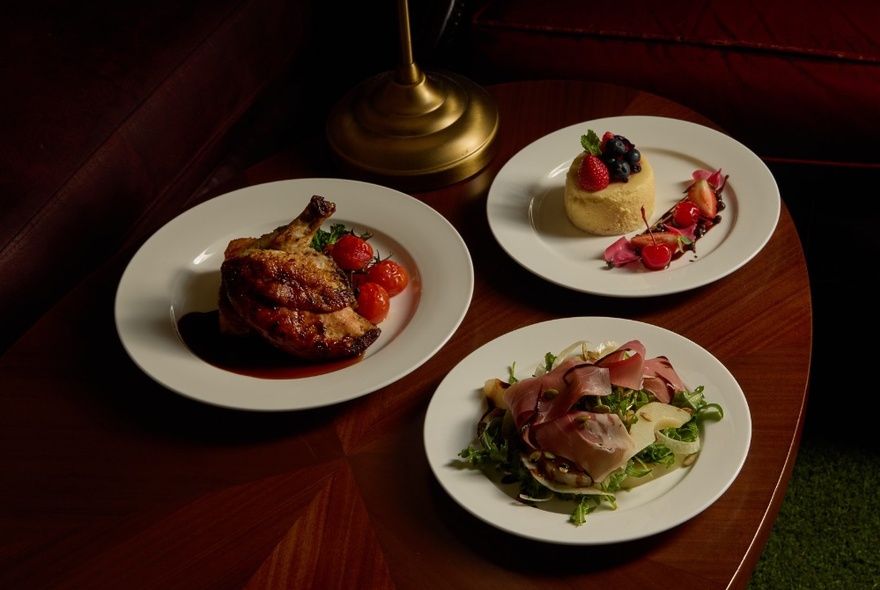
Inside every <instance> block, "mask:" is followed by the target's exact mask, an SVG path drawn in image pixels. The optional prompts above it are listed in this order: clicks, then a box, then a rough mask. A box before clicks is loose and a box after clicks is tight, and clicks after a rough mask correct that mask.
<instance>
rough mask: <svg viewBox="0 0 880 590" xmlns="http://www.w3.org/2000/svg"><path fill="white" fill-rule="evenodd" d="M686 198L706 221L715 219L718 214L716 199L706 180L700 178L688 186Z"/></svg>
mask: <svg viewBox="0 0 880 590" xmlns="http://www.w3.org/2000/svg"><path fill="white" fill-rule="evenodd" d="M687 198H688V200H689V201H691V202H692V203H693V204H694V205H696V206H697V207H698V208H699V209H700V215H702V216H703V217H705V218H706V219H715V216H716V215H717V214H718V197H717V196H715V191H714V190H712V185H711V184H709V181H708V180H706V179H705V178H702V179H700V180H697V181H696V182H694V183H693V184H692V185H690V186H689V187H688V190H687Z"/></svg>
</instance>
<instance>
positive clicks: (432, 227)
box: [115, 178, 474, 411]
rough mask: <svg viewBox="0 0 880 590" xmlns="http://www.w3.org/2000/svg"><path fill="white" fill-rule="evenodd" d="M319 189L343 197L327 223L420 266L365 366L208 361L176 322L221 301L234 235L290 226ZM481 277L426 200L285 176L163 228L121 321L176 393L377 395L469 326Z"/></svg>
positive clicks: (136, 349)
mask: <svg viewBox="0 0 880 590" xmlns="http://www.w3.org/2000/svg"><path fill="white" fill-rule="evenodd" d="M316 194H317V195H321V196H323V197H325V198H326V199H327V200H329V201H332V202H334V203H336V213H335V214H334V215H333V216H332V217H331V218H330V219H329V220H328V221H327V222H326V224H325V229H329V225H330V224H332V223H343V224H345V225H346V226H348V227H351V228H353V229H356V230H357V231H358V232H359V233H361V232H364V231H369V232H370V233H372V234H373V237H372V238H371V240H370V243H371V244H372V245H373V246H374V248H375V249H377V250H378V252H379V253H380V254H381V255H383V256H387V255H392V256H393V259H394V260H396V261H397V262H399V263H400V264H402V265H403V266H404V267H406V269H407V270H408V271H409V274H410V284H409V285H408V287H407V288H406V290H404V291H403V292H402V293H400V294H399V295H397V296H395V297H394V298H393V299H392V300H391V311H390V313H389V315H388V317H387V319H386V320H385V321H384V322H382V323H381V324H380V326H379V327H380V328H381V329H382V334H381V335H380V336H379V339H378V340H377V341H376V342H375V343H374V344H373V345H372V346H371V347H370V348H368V349H367V352H366V354H365V356H364V358H363V359H362V360H361V361H359V362H357V363H355V364H352V365H349V366H346V367H344V368H341V369H339V370H337V371H334V372H331V373H327V374H322V375H316V376H311V377H303V378H297V379H260V378H254V377H249V376H245V375H241V374H236V373H232V372H229V371H226V370H223V369H220V368H217V367H215V366H212V365H210V364H208V363H206V362H203V361H202V360H201V359H200V358H198V357H197V356H196V355H194V354H193V353H192V352H190V350H189V349H188V348H187V347H186V345H185V344H184V342H183V341H182V339H181V337H180V334H179V332H178V330H177V322H178V320H179V318H181V317H182V316H183V315H184V314H186V313H188V312H191V311H211V310H214V309H217V290H218V288H219V285H220V264H221V262H222V261H223V251H224V249H225V248H226V245H227V244H228V242H229V241H230V240H231V239H233V238H237V237H250V236H259V235H261V234H263V233H265V232H266V231H270V230H272V229H274V228H276V227H278V226H280V225H283V224H286V223H289V222H290V220H291V219H294V218H295V217H297V216H298V215H299V214H300V213H301V212H302V210H303V209H304V208H305V206H306V204H307V203H308V201H309V199H310V198H311V197H312V195H316ZM473 285H474V273H473V264H472V261H471V258H470V254H469V252H468V249H467V246H466V245H465V244H464V242H463V241H462V239H461V236H459V234H458V232H456V230H455V229H454V228H453V227H452V225H450V224H449V222H448V221H447V220H446V219H445V218H444V217H443V216H441V215H440V214H438V213H437V212H436V211H435V210H434V209H432V208H430V207H429V206H427V205H425V204H424V203H422V202H420V201H418V200H416V199H414V198H413V197H411V196H409V195H406V194H403V193H401V192H397V191H394V190H391V189H388V188H385V187H381V186H377V185H374V184H368V183H364V182H356V181H349V180H338V179H320V178H319V179H299V180H286V181H280V182H272V183H267V184H262V185H258V186H253V187H249V188H245V189H241V190H238V191H235V192H231V193H228V194H226V195H222V196H220V197H217V198H215V199H212V200H210V201H207V202H205V203H203V204H201V205H199V206H197V207H194V208H193V209H190V210H189V211H186V212H185V213H183V214H182V215H180V216H179V217H177V218H175V219H174V220H172V221H171V222H169V223H168V224H167V225H165V226H164V227H163V228H162V229H160V230H159V231H158V232H156V233H155V234H154V235H153V236H152V237H151V238H150V239H149V240H148V241H147V242H146V243H145V244H144V245H143V246H142V247H141V248H140V250H139V251H138V252H137V253H136V254H135V256H134V257H133V258H132V260H131V262H130V263H129V265H128V268H127V269H126V270H125V273H124V274H123V275H122V279H121V281H120V284H119V288H118V291H117V295H116V305H115V314H116V327H117V331H118V333H119V337H120V338H121V340H122V344H123V346H124V347H125V350H126V351H127V352H128V354H129V355H130V356H131V358H132V359H133V360H134V362H135V363H137V365H138V366H139V367H140V368H141V369H142V370H143V371H144V372H145V373H147V374H148V375H149V376H151V377H152V378H153V379H155V380H156V381H158V382H159V383H161V384H162V385H164V386H165V387H167V388H169V389H171V390H172V391H175V392H177V393H180V394H182V395H185V396H187V397H190V398H193V399H196V400H199V401H202V402H206V403H209V404H214V405H218V406H224V407H229V408H237V409H246V410H266V411H283V410H298V409H305V408H313V407H319V406H326V405H330V404H335V403H338V402H342V401H346V400H350V399H353V398H355V397H358V396H361V395H365V394H367V393H371V392H373V391H375V390H377V389H379V388H381V387H384V386H385V385H388V384H390V383H392V382H394V381H396V380H398V379H400V378H401V377H403V376H404V375H407V374H408V373H410V372H412V371H413V370H415V369H416V368H418V367H419V366H420V365H422V364H423V363H424V362H425V361H426V360H428V359H429V358H430V357H431V356H432V355H433V354H434V353H435V352H436V351H437V350H439V349H440V347H442V346H443V345H444V344H445V343H446V342H447V340H448V339H449V338H450V337H451V336H452V334H453V333H454V332H455V330H456V329H457V328H458V326H459V325H460V323H461V321H462V319H463V318H464V315H465V313H466V312H467V309H468V307H469V305H470V301H471V296H472V294H473Z"/></svg>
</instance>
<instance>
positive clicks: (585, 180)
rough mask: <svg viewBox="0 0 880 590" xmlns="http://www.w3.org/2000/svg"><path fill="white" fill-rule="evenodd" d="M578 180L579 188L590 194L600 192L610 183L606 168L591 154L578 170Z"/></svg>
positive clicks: (585, 158)
mask: <svg viewBox="0 0 880 590" xmlns="http://www.w3.org/2000/svg"><path fill="white" fill-rule="evenodd" d="M578 179H579V180H580V182H581V187H583V188H584V190H588V191H590V192H596V191H600V190H602V189H603V188H605V187H606V186H608V183H609V182H610V177H609V175H608V167H607V166H605V163H604V162H603V161H602V160H600V159H599V158H598V157H596V156H594V155H593V154H587V155H586V157H584V159H583V161H582V162H581V167H580V168H579V169H578Z"/></svg>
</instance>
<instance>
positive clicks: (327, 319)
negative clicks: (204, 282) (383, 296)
mask: <svg viewBox="0 0 880 590" xmlns="http://www.w3.org/2000/svg"><path fill="white" fill-rule="evenodd" d="M335 211H336V205H335V204H333V203H331V202H330V201H327V200H325V199H324V198H323V197H321V196H318V195H315V196H313V197H312V198H311V200H310V201H309V204H308V205H307V206H306V208H305V209H304V210H303V212H302V213H301V214H300V215H299V217H297V218H296V219H294V220H293V221H292V222H290V224H288V225H286V226H281V227H279V228H276V229H275V230H273V231H271V232H269V233H267V234H264V235H263V236H260V237H259V238H238V239H235V240H232V241H231V242H230V243H229V245H228V246H227V248H226V251H225V254H224V261H223V264H222V265H221V267H220V277H221V285H220V297H219V308H220V329H221V331H222V332H224V333H227V334H236V335H246V334H254V333H256V334H258V335H259V336H261V337H262V338H264V339H265V340H267V341H268V342H269V343H271V344H272V345H274V346H275V347H277V348H279V349H281V350H283V351H285V352H287V353H288V354H290V355H291V356H294V357H297V358H299V359H303V360H308V361H326V360H332V359H339V358H345V357H352V356H357V355H359V354H361V353H362V352H364V351H365V350H366V349H367V348H368V347H369V346H370V345H371V344H373V342H375V341H376V339H377V338H378V337H379V334H380V329H379V328H378V327H377V326H376V325H375V324H373V323H372V322H370V321H368V320H366V319H364V318H363V317H361V316H360V315H359V314H358V313H357V312H356V311H355V309H354V308H355V306H356V304H357V301H356V298H355V295H354V291H353V289H352V287H351V284H350V282H349V280H348V278H347V277H346V275H345V273H344V272H343V271H342V270H341V269H340V268H339V267H338V266H337V265H336V263H335V262H334V261H333V260H332V259H331V258H330V257H329V256H326V255H324V254H322V253H320V252H317V251H316V250H315V249H314V248H312V245H311V244H312V237H313V236H314V235H315V233H316V232H317V231H318V229H319V228H320V227H321V224H322V223H323V222H324V221H325V220H326V219H328V218H329V217H330V216H331V215H333V213H334V212H335Z"/></svg>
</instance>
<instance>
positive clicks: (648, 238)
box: [630, 231, 690, 253]
mask: <svg viewBox="0 0 880 590" xmlns="http://www.w3.org/2000/svg"><path fill="white" fill-rule="evenodd" d="M689 241H690V240H688V238H687V236H683V235H681V234H679V233H673V232H669V231H655V232H652V233H650V234H639V235H637V236H633V237H632V239H630V243H631V244H632V245H633V247H634V248H635V249H636V250H642V249H643V248H645V247H647V246H653V245H654V244H655V243H656V244H657V245H658V246H659V245H664V246H668V247H669V249H670V250H671V251H672V252H673V253H674V252H679V251H683V250H684V247H683V244H686V243H687V242H689Z"/></svg>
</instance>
